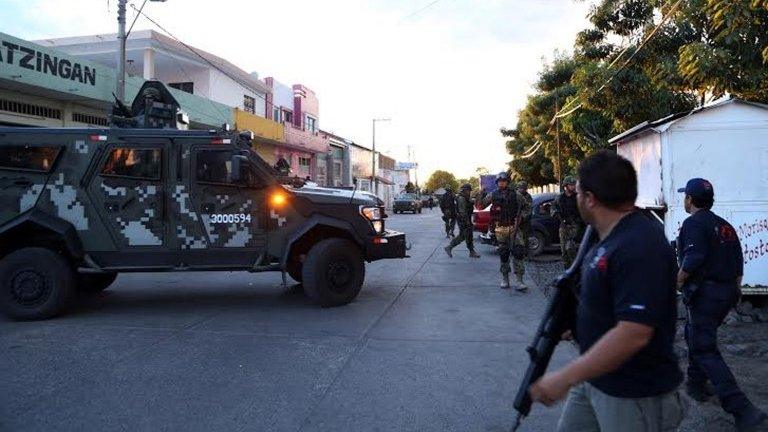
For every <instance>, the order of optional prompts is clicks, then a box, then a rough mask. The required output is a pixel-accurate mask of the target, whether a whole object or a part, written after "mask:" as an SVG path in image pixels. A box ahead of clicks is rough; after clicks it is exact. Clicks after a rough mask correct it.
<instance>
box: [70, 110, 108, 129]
mask: <svg viewBox="0 0 768 432" xmlns="http://www.w3.org/2000/svg"><path fill="white" fill-rule="evenodd" d="M72 121H73V122H78V123H85V124H89V125H94V126H109V120H107V118H106V117H100V116H96V115H92V114H83V113H72Z"/></svg>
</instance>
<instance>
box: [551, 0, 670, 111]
mask: <svg viewBox="0 0 768 432" xmlns="http://www.w3.org/2000/svg"><path fill="white" fill-rule="evenodd" d="M671 3H672V2H671V1H670V2H669V3H667V5H669V4H671ZM681 4H683V0H677V2H676V3H675V4H674V5H673V6H672V8H671V9H670V10H669V11H668V12H667V13H666V14H665V15H664V16H663V17H662V19H661V21H660V22H659V24H657V25H656V26H655V27H654V29H653V31H651V32H650V33H649V34H648V35H647V36H646V37H645V38H644V39H643V41H642V42H641V43H640V45H639V46H638V47H637V49H636V50H635V52H633V53H632V55H630V56H629V58H627V60H626V61H625V62H624V63H623V64H622V65H621V66H619V68H618V69H616V71H614V73H613V74H612V75H611V76H610V77H609V78H608V79H607V80H606V81H605V82H604V83H603V84H602V85H601V86H600V87H599V88H598V89H597V90H596V91H595V92H594V93H592V96H596V95H597V94H598V93H600V92H602V91H603V90H604V89H605V88H606V87H608V84H610V83H611V82H612V81H613V80H614V79H616V77H617V76H619V73H621V71H622V70H624V69H625V68H626V67H627V66H628V65H629V63H630V62H631V61H632V60H633V59H634V58H635V57H636V56H637V54H638V53H639V52H640V51H642V49H643V48H645V45H646V44H647V43H648V42H649V41H650V40H651V39H653V37H654V36H655V35H656V33H658V31H659V30H660V29H661V27H663V26H664V24H666V23H667V21H668V20H669V19H670V18H671V17H672V15H674V13H675V12H677V9H678V8H679V7H680V5H681ZM626 51H627V50H626V49H625V50H624V51H622V52H621V54H620V55H619V57H618V58H621V57H622V56H623V55H624V53H625V52H626ZM618 58H617V59H614V60H613V61H612V62H611V63H610V64H609V65H608V68H610V67H612V66H613V65H614V64H616V63H617V60H618ZM578 99H580V98H579V96H576V97H575V98H573V99H572V100H571V101H570V103H568V104H566V106H564V107H563V110H561V111H559V112H558V113H557V114H555V116H554V117H553V118H552V120H551V121H550V126H551V125H552V124H554V122H555V121H556V120H557V119H559V118H563V117H567V116H569V115H571V114H573V113H574V112H576V111H577V110H578V109H580V108H581V107H582V106H583V105H584V102H582V103H580V104H578V105H577V106H576V107H575V108H573V109H571V110H570V111H568V112H565V113H563V111H564V110H565V109H566V107H567V106H570V105H571V104H572V103H574V101H576V100H578Z"/></svg>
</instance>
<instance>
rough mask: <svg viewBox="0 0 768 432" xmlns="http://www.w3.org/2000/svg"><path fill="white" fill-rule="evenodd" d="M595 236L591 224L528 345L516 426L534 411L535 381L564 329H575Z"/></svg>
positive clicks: (540, 374)
mask: <svg viewBox="0 0 768 432" xmlns="http://www.w3.org/2000/svg"><path fill="white" fill-rule="evenodd" d="M592 237H593V229H592V227H591V226H588V227H587V230H586V232H585V233H584V237H583V238H582V241H581V244H580V245H579V251H578V253H577V254H576V259H575V260H574V261H573V264H571V267H570V268H569V269H568V270H566V271H565V273H563V274H562V275H561V276H560V277H558V278H557V279H556V280H555V282H554V285H555V289H554V290H553V294H552V297H551V299H550V301H549V303H548V304H547V308H546V311H545V312H544V316H543V317H542V319H541V322H540V323H539V327H538V330H537V331H536V336H534V338H533V342H532V343H531V345H529V346H528V348H527V351H528V355H529V356H530V363H529V364H528V369H527V370H526V372H525V376H524V377H523V381H522V382H521V383H520V387H519V388H518V390H517V396H516V397H515V404H514V407H515V410H517V412H518V416H517V422H516V424H515V427H514V428H513V430H516V429H517V427H519V426H520V422H521V420H522V418H524V417H527V416H528V415H529V414H530V413H531V406H532V405H533V400H532V399H531V395H530V393H529V389H530V387H531V385H532V384H533V383H535V382H536V381H537V380H538V379H539V378H541V377H542V376H543V375H544V373H545V372H546V371H547V367H549V362H550V360H551V359H552V354H553V353H554V351H555V347H557V344H558V343H560V340H561V338H562V335H563V333H564V332H565V331H567V330H572V329H573V328H572V325H573V323H574V319H575V317H576V303H577V300H576V293H577V292H578V285H579V282H580V279H581V264H582V263H583V262H584V256H585V255H586V254H587V251H588V250H589V247H590V245H591V240H592Z"/></svg>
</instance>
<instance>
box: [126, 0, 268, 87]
mask: <svg viewBox="0 0 768 432" xmlns="http://www.w3.org/2000/svg"><path fill="white" fill-rule="evenodd" d="M131 7H132V8H133V9H134V10H135V11H136V12H137V13H138V14H140V15H142V16H144V18H146V19H147V20H148V21H149V22H151V23H152V24H153V25H155V27H157V28H159V29H160V30H161V31H162V32H163V33H165V34H167V35H168V36H169V37H170V38H171V39H173V40H175V41H176V42H178V43H179V44H180V45H182V46H183V47H184V48H186V49H188V50H189V51H190V52H192V53H193V54H195V55H196V56H198V57H200V59H202V60H203V61H204V62H206V63H208V64H209V65H210V66H211V67H213V68H214V69H216V70H217V71H219V72H221V73H222V74H224V75H225V76H227V77H228V78H229V79H231V80H232V81H234V82H236V83H237V84H240V85H241V86H243V87H245V88H248V89H250V88H251V86H250V85H249V84H248V83H246V82H244V81H242V80H241V79H240V78H239V77H236V76H233V75H232V74H230V73H229V71H227V70H224V69H223V68H222V67H220V66H219V65H218V64H216V63H215V62H213V61H212V60H210V59H208V58H207V57H206V56H204V55H202V54H200V53H199V52H198V51H197V50H196V49H194V48H193V47H191V46H189V45H187V44H186V43H184V42H183V41H182V40H181V39H179V38H177V37H176V36H174V35H173V33H171V32H170V31H168V30H167V29H166V28H165V27H163V26H162V25H160V24H159V23H158V22H157V21H155V20H153V19H152V18H150V17H149V16H148V15H147V13H146V12H143V11H141V10H139V9H137V8H136V6H135V5H134V4H133V3H131ZM254 94H255V95H256V97H258V98H259V99H261V100H263V101H264V102H266V101H267V99H266V98H265V97H264V96H262V95H260V94H259V93H258V92H254Z"/></svg>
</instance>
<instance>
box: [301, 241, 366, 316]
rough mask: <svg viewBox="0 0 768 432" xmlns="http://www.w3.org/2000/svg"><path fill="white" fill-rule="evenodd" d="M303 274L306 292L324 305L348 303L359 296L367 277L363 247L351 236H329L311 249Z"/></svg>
mask: <svg viewBox="0 0 768 432" xmlns="http://www.w3.org/2000/svg"><path fill="white" fill-rule="evenodd" d="M302 276H303V278H304V292H305V293H306V294H307V296H308V297H309V298H311V299H312V300H314V301H315V302H317V303H319V304H320V305H321V306H323V307H332V306H342V305H345V304H348V303H349V302H351V301H352V300H354V299H355V297H357V294H358V293H359V292H360V289H361V288H362V287H363V281H364V280H365V263H364V262H363V256H362V254H361V253H360V248H358V247H357V245H355V244H354V243H352V242H350V241H349V240H345V239H341V238H331V239H325V240H323V241H321V242H320V243H317V244H316V245H315V246H313V247H312V249H310V251H309V254H308V255H307V259H306V261H305V262H304V268H303V270H302Z"/></svg>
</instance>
